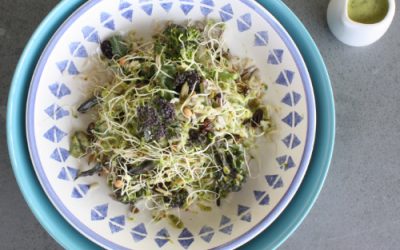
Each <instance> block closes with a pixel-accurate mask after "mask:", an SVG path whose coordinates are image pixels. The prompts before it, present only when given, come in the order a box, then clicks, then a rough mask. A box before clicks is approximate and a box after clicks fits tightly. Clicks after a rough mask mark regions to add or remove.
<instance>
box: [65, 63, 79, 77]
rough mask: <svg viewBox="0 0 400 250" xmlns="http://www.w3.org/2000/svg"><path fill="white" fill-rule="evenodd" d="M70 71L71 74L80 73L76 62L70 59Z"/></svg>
mask: <svg viewBox="0 0 400 250" xmlns="http://www.w3.org/2000/svg"><path fill="white" fill-rule="evenodd" d="M68 73H69V74H70V75H78V74H79V71H78V69H77V68H76V66H75V64H74V62H73V61H70V63H69V66H68Z"/></svg>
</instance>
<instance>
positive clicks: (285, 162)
mask: <svg viewBox="0 0 400 250" xmlns="http://www.w3.org/2000/svg"><path fill="white" fill-rule="evenodd" d="M276 161H277V162H278V163H279V165H280V168H281V169H284V170H285V171H286V170H288V169H290V168H293V167H295V166H296V164H295V163H294V161H293V159H292V157H291V156H289V157H288V156H286V155H284V156H280V157H278V158H276Z"/></svg>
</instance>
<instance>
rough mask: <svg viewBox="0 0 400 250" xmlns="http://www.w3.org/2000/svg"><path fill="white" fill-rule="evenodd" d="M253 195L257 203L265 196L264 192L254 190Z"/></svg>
mask: <svg viewBox="0 0 400 250" xmlns="http://www.w3.org/2000/svg"><path fill="white" fill-rule="evenodd" d="M253 193H254V196H255V197H256V200H257V201H259V200H260V199H261V197H263V196H264V194H265V192H264V191H257V190H254V191H253Z"/></svg>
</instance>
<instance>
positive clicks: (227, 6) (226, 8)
mask: <svg viewBox="0 0 400 250" xmlns="http://www.w3.org/2000/svg"><path fill="white" fill-rule="evenodd" d="M221 10H223V11H224V12H225V13H228V14H231V16H233V10H232V6H231V4H230V3H228V4H227V5H224V6H222V8H221Z"/></svg>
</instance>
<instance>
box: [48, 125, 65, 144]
mask: <svg viewBox="0 0 400 250" xmlns="http://www.w3.org/2000/svg"><path fill="white" fill-rule="evenodd" d="M66 135H67V133H65V132H64V131H62V130H61V129H59V128H57V127H56V126H53V127H51V128H50V129H49V130H47V132H46V133H44V135H43V136H44V138H46V139H47V140H49V141H51V142H56V143H59V142H60V141H61V140H62V139H63V138H64V137H65V136H66Z"/></svg>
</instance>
